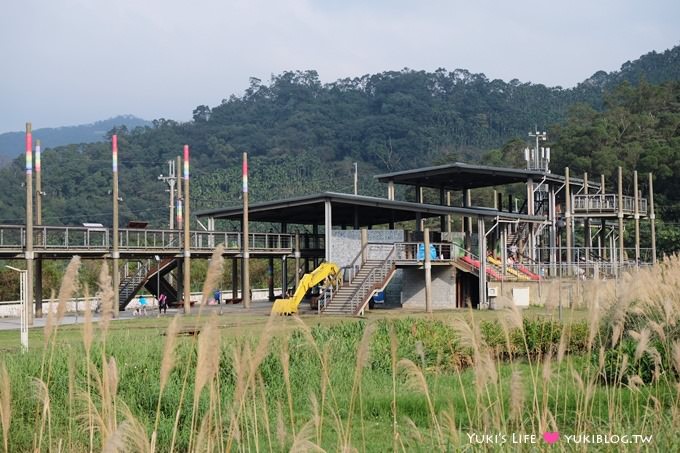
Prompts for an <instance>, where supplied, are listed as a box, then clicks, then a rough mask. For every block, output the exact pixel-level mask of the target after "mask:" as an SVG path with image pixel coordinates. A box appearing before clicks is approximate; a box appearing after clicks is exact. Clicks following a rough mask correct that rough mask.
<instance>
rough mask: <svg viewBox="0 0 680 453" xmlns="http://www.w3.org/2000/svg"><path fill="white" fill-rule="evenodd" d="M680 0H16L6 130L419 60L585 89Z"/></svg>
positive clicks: (141, 112) (5, 42)
mask: <svg viewBox="0 0 680 453" xmlns="http://www.w3.org/2000/svg"><path fill="white" fill-rule="evenodd" d="M679 24H680V1H678V0H644V1H643V0H638V1H634V0H570V1H564V0H560V1H545V0H543V1H537V0H514V1H509V0H505V1H504V0H496V1H490V0H448V1H446V0H432V1H429V0H412V1H409V0H373V1H372V0H341V1H334V0H317V1H315V0H279V1H275V0H21V1H19V0H2V1H0V133H2V132H7V131H21V130H23V128H24V124H25V123H26V122H27V121H31V122H32V123H33V128H34V129H38V128H42V127H59V126H67V125H75V124H83V123H91V122H94V121H97V120H103V119H107V118H110V117H113V116H116V115H119V114H133V115H136V116H139V117H142V118H144V119H148V120H151V119H157V118H167V119H173V120H177V121H187V120H190V119H191V116H192V110H193V109H194V108H195V107H196V106H198V105H201V104H206V105H209V106H215V105H219V104H220V102H221V101H222V99H225V98H228V97H229V96H230V95H232V94H235V95H237V96H239V95H242V94H243V92H244V90H245V89H246V88H247V87H248V79H249V77H257V78H260V79H262V80H263V81H264V82H267V81H269V80H270V79H271V76H272V75H274V74H279V73H281V72H283V71H286V70H307V69H315V70H317V71H318V73H319V76H320V78H321V80H322V81H323V82H333V81H335V80H337V79H340V78H346V77H359V76H362V75H364V74H373V73H378V72H382V71H387V70H399V69H402V68H405V67H408V68H411V69H416V70H421V69H422V70H427V71H434V70H436V69H437V68H445V69H447V70H451V71H452V70H454V69H457V68H460V69H468V70H469V71H471V72H474V73H479V72H481V73H484V74H486V76H487V77H488V78H490V79H496V78H498V79H503V80H505V81H509V80H512V79H519V80H520V81H521V82H532V83H542V84H545V85H548V86H562V87H565V88H568V87H573V86H575V85H576V84H577V83H579V82H581V81H583V80H584V79H586V78H588V77H589V76H591V75H592V74H594V73H595V72H597V71H598V70H605V71H607V72H610V71H614V70H618V69H619V68H620V66H621V65H622V64H623V63H624V62H626V61H628V60H634V59H637V58H638V57H640V56H641V55H643V54H645V53H647V52H650V51H652V50H656V51H657V52H663V51H664V50H666V49H668V48H671V47H673V46H675V45H678V44H680V25H679Z"/></svg>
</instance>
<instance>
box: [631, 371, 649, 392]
mask: <svg viewBox="0 0 680 453" xmlns="http://www.w3.org/2000/svg"><path fill="white" fill-rule="evenodd" d="M643 385H645V382H644V381H643V380H642V378H641V377H640V376H638V375H637V374H635V375H633V376H630V377H629V378H628V387H630V388H631V389H633V390H638V387H640V386H643Z"/></svg>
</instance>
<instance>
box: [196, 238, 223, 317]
mask: <svg viewBox="0 0 680 453" xmlns="http://www.w3.org/2000/svg"><path fill="white" fill-rule="evenodd" d="M223 253H224V244H219V245H218V246H217V247H216V248H215V250H214V251H213V254H212V256H211V257H210V264H209V265H208V273H207V274H206V277H205V281H204V282H203V290H202V291H201V307H202V306H204V305H205V304H207V303H208V301H209V300H210V297H211V295H212V292H213V290H214V289H215V288H218V287H219V284H220V278H222V273H223V272H224V257H223V256H222V254H223Z"/></svg>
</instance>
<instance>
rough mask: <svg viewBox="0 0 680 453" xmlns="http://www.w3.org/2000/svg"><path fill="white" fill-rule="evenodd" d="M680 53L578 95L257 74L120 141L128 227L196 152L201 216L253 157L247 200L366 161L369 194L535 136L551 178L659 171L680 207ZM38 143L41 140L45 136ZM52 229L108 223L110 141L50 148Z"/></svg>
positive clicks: (401, 79) (309, 183) (1, 206)
mask: <svg viewBox="0 0 680 453" xmlns="http://www.w3.org/2000/svg"><path fill="white" fill-rule="evenodd" d="M679 56H680V47H675V48H673V49H671V50H668V51H666V52H664V53H655V52H652V53H650V54H647V55H645V56H643V57H641V58H640V59H638V60H636V61H633V62H626V63H625V64H624V65H623V66H622V68H621V70H620V71H616V72H613V73H610V74H607V73H604V72H598V73H596V74H595V75H593V76H592V77H590V78H589V79H587V80H585V81H584V82H583V83H581V84H579V85H578V86H577V87H575V88H571V89H563V88H560V87H552V88H551V87H546V86H544V85H540V84H530V83H521V82H520V81H518V80H512V81H510V82H504V81H502V80H489V79H487V78H486V77H485V76H484V75H483V74H474V73H471V72H469V71H465V70H454V71H446V70H444V69H440V70H437V71H435V72H432V73H430V72H425V71H415V70H410V69H404V70H401V71H389V72H383V73H380V74H374V75H365V76H362V77H357V78H353V79H344V80H338V81H336V82H333V83H328V84H323V83H321V82H320V80H319V77H318V74H317V73H316V72H315V71H292V72H285V73H282V74H279V75H276V76H273V77H272V79H271V81H270V82H269V83H263V82H262V81H261V80H259V79H255V78H252V79H251V80H250V84H249V87H248V88H247V89H246V90H245V93H243V95H241V96H236V95H232V96H230V97H228V98H227V99H224V100H222V102H221V103H220V104H219V105H217V106H214V107H209V106H206V105H201V106H198V107H196V109H195V110H194V111H193V121H190V122H186V123H179V122H175V121H173V120H169V119H157V120H155V121H153V124H152V125H151V126H147V127H138V128H135V129H131V130H130V129H128V128H126V127H119V128H115V129H113V130H111V131H110V132H109V136H110V135H111V134H113V133H117V134H118V135H119V148H120V152H119V161H120V164H119V166H120V187H121V196H122V198H123V201H122V203H121V223H122V224H125V223H126V222H127V221H129V220H133V219H135V220H148V221H151V222H152V225H156V226H161V225H165V223H166V222H167V220H166V219H167V216H168V207H167V204H168V195H167V193H166V192H165V190H166V189H167V185H166V184H165V183H163V182H162V181H159V180H158V175H159V174H161V173H164V174H167V164H166V162H167V161H168V160H170V159H174V158H175V156H177V155H179V153H180V151H181V148H182V145H183V144H184V143H188V144H190V146H191V150H192V158H191V175H192V210H193V211H194V212H195V210H196V209H201V208H208V207H218V206H225V205H231V204H234V203H237V202H238V197H239V190H240V184H241V182H240V159H241V153H242V152H244V151H247V152H248V153H249V156H250V163H251V165H250V167H251V174H250V186H251V200H252V201H262V200H266V199H272V198H280V197H288V196H294V195H302V194H307V193H313V192H319V191H322V190H338V191H345V192H347V191H350V190H351V187H352V176H351V167H352V162H359V173H360V193H365V194H382V193H383V192H384V188H382V187H379V186H378V185H377V183H375V182H374V181H373V178H372V175H373V174H374V173H376V172H384V171H392V170H399V169H405V168H414V167H419V166H424V165H430V164H433V163H442V162H450V161H456V160H457V161H466V162H479V161H484V162H487V163H496V164H502V165H509V164H512V163H513V162H514V163H515V164H517V165H522V160H521V159H522V158H521V156H522V154H521V149H522V148H523V147H524V140H525V139H526V133H527V131H528V130H530V129H533V128H534V127H535V126H538V127H539V128H541V129H547V130H548V132H549V136H550V139H551V146H552V147H553V156H554V157H553V159H554V168H555V171H557V169H560V168H561V167H564V166H567V165H568V166H570V167H571V168H573V170H574V171H575V172H582V171H590V172H591V173H594V174H599V173H605V174H607V175H611V173H612V172H613V171H614V169H615V167H616V166H617V165H619V164H621V165H624V166H625V167H626V169H632V168H635V167H636V168H638V170H639V171H641V172H646V171H653V172H654V173H655V175H656V181H657V185H656V190H657V192H659V193H660V205H661V206H662V207H663V210H662V213H661V216H662V217H663V219H664V221H666V222H667V223H668V225H671V226H673V224H674V223H675V222H677V219H678V218H680V209H678V208H677V202H678V197H680V195H678V194H680V191H679V190H678V187H677V185H678V183H677V181H676V180H674V178H673V177H672V175H673V174H677V170H680V169H679V168H677V166H678V165H679V164H678V162H680V159H679V157H680V156H679V155H678V153H679V152H680V143H679V142H678V141H679V140H680V139H679V138H678V124H679V122H680V119H679V118H680V112H679V96H680V94H679V93H680V91H679V90H680V89H679V87H678V83H677V79H678V75H680V57H679ZM35 137H36V138H40V137H39V135H37V134H36V136H35ZM42 166H43V190H44V192H45V195H44V198H43V200H44V201H43V207H44V208H43V209H44V210H43V218H44V222H45V223H46V224H78V223H81V222H85V221H97V222H102V223H104V224H111V216H112V215H111V195H110V194H109V191H110V189H111V157H110V146H109V145H108V144H107V143H94V144H73V145H68V146H60V147H57V148H53V149H51V150H48V151H46V152H44V153H43V163H42ZM23 178H24V174H23V164H22V158H21V157H20V158H17V159H16V160H15V161H13V162H12V163H11V164H10V165H8V166H7V167H6V168H3V169H2V170H0V193H2V197H0V222H2V223H23V218H24V193H23V189H22V188H21V187H22V181H23Z"/></svg>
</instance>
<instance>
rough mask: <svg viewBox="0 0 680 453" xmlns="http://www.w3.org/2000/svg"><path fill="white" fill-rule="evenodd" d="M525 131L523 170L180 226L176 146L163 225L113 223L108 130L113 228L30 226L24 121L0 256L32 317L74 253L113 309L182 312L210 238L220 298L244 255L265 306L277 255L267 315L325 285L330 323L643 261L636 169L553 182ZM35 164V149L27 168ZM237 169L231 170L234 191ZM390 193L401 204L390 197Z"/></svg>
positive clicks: (644, 203) (285, 204)
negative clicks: (15, 262) (156, 306)
mask: <svg viewBox="0 0 680 453" xmlns="http://www.w3.org/2000/svg"><path fill="white" fill-rule="evenodd" d="M532 137H536V145H535V147H534V148H533V149H528V148H527V150H526V153H525V158H526V162H527V166H526V168H525V169H516V168H503V167H488V166H481V165H469V164H463V163H451V164H447V165H440V166H436V167H426V168H417V169H412V170H406V171H400V172H393V173H388V174H382V175H377V176H376V177H375V178H376V179H377V180H378V181H380V182H383V183H385V184H386V185H387V197H386V198H380V197H369V196H364V195H350V194H340V193H333V192H325V193H321V194H317V195H309V196H303V197H296V198H291V199H286V200H278V201H269V202H262V203H256V204H253V205H250V206H248V205H247V197H244V206H235V207H228V208H220V209H211V210H205V211H202V212H198V213H196V214H195V215H194V218H195V219H196V220H197V223H198V224H199V225H200V226H201V227H203V230H190V229H189V216H190V211H189V201H190V197H189V173H188V158H189V157H188V147H185V150H184V161H185V164H184V176H183V182H184V184H179V181H178V184H177V189H178V190H177V197H176V207H177V209H176V213H177V217H176V220H177V222H176V225H177V228H172V227H171V228H169V229H147V228H146V224H143V225H139V224H130V225H129V226H128V227H127V228H120V226H119V225H118V216H117V202H118V197H117V190H116V186H117V143H116V141H115V136H114V140H113V143H112V152H113V174H114V178H113V181H114V191H113V193H114V198H113V208H114V223H113V225H112V226H111V227H104V226H103V225H100V224H84V225H83V226H80V227H71V226H48V225H43V224H42V221H41V218H40V203H39V200H40V193H37V192H34V191H33V184H32V182H33V178H35V179H36V187H37V188H39V187H40V184H39V181H40V171H39V165H36V172H35V175H33V172H32V165H31V166H30V168H29V164H28V162H29V161H30V162H31V163H32V162H33V160H32V159H33V158H32V155H31V152H32V146H31V145H30V128H29V127H27V149H26V153H27V174H26V175H27V183H26V189H27V203H26V207H27V215H26V218H27V221H26V224H25V225H0V258H5V259H8V258H11V259H24V260H26V267H27V273H28V276H29V282H33V283H32V284H29V285H27V290H26V291H25V298H26V300H29V301H33V300H34V301H35V314H36V315H37V316H40V315H41V303H42V288H41V286H40V283H39V282H40V281H41V268H42V262H43V260H47V259H67V258H69V257H71V256H73V255H74V254H77V255H80V256H81V257H83V258H85V259H87V258H91V259H105V260H111V263H112V267H113V282H114V289H115V292H116V299H117V300H118V304H117V306H116V308H117V309H118V310H124V309H125V307H126V305H127V304H128V303H129V301H130V300H131V299H132V298H133V297H134V296H135V294H137V293H138V292H139V291H140V290H141V289H142V288H146V289H147V290H148V291H149V292H150V293H151V294H153V295H154V297H159V296H160V295H161V294H163V295H165V296H166V298H167V300H168V302H169V303H170V305H171V306H172V305H174V306H183V307H184V310H185V311H187V312H188V311H189V310H190V304H189V298H188V297H187V296H186V294H188V291H189V287H188V286H189V274H190V272H191V271H190V263H191V259H192V258H193V259H207V258H209V257H210V256H211V254H212V252H213V250H214V248H215V246H216V245H217V244H224V252H223V253H224V256H225V258H227V259H231V260H232V282H231V283H232V284H231V288H232V291H233V293H232V299H233V300H236V299H237V294H238V291H239V287H240V289H241V293H242V294H243V297H244V301H243V302H244V304H243V305H244V307H246V308H247V307H248V294H249V291H248V289H249V288H250V281H249V274H248V269H249V264H248V263H249V260H250V259H264V260H267V262H268V269H269V274H270V276H271V278H270V279H269V300H270V301H272V302H274V300H275V299H276V295H275V294H274V280H275V278H274V275H273V274H274V261H275V260H280V262H281V266H280V269H281V271H280V283H281V284H280V286H281V287H282V288H283V290H282V294H281V295H280V297H281V298H282V299H281V300H278V301H277V302H275V303H274V306H273V311H274V312H276V313H295V312H296V311H297V310H298V308H299V305H300V302H301V301H302V299H303V298H304V296H305V294H306V293H307V292H308V291H309V289H311V288H312V287H314V286H315V285H318V284H319V283H322V282H326V284H325V285H324V287H326V288H331V287H332V288H334V289H333V290H329V291H321V295H322V297H320V300H321V303H319V304H318V306H317V307H318V308H317V312H318V313H320V314H321V313H323V314H344V315H360V314H363V313H364V311H365V310H366V309H367V308H368V307H369V303H370V301H371V298H372V296H373V295H374V294H375V293H376V292H382V291H385V294H386V295H387V296H386V301H387V302H389V303H392V304H395V303H398V305H401V306H403V307H407V308H408V307H412V308H416V309H421V308H422V309H425V310H427V311H431V310H433V309H438V308H461V307H466V306H473V307H475V308H492V307H493V306H494V304H493V303H492V301H493V298H494V297H496V296H495V294H496V290H497V289H499V288H500V292H501V293H503V291H504V285H505V286H507V287H508V288H515V287H518V286H519V287H521V288H525V287H527V288H533V285H536V284H540V282H541V281H544V280H550V279H553V278H574V279H576V278H580V279H585V278H592V279H598V278H616V277H618V276H619V274H620V273H621V272H622V271H623V270H626V269H635V268H638V267H639V266H644V265H648V264H653V263H655V262H656V250H655V228H654V226H655V224H654V219H655V216H654V202H653V188H652V175H651V174H650V175H649V179H648V183H647V191H648V194H649V196H648V198H644V197H642V192H641V191H640V190H639V187H638V186H639V181H638V175H637V172H634V174H633V178H632V186H633V187H632V189H633V190H632V192H633V194H632V195H627V194H624V191H623V187H624V179H623V174H622V171H621V169H619V172H618V179H617V181H616V189H615V190H613V191H611V190H610V191H608V190H607V189H608V188H607V186H606V185H605V180H604V176H601V177H600V178H599V181H598V182H594V181H592V180H589V179H588V175H587V174H584V175H583V178H574V177H572V176H571V175H570V173H569V169H568V168H567V169H565V172H564V173H565V174H564V175H558V174H555V173H552V172H551V170H550V168H549V163H550V150H549V149H544V148H541V147H540V146H539V137H544V134H540V133H538V132H536V133H535V134H532ZM38 156H39V149H36V162H39V157H38ZM244 162H245V160H244ZM179 166H180V162H179V159H178V161H177V167H179ZM246 175H247V165H245V164H244V194H245V193H247V178H246ZM178 179H179V178H178ZM182 187H183V190H182ZM397 187H401V190H397ZM518 187H521V189H518ZM610 187H611V186H610ZM473 190H474V191H480V192H482V193H484V194H486V196H487V201H486V202H485V205H484V206H480V205H475V204H473V202H472V201H473V199H474V198H473V196H472V191H473ZM503 191H505V194H504V193H503ZM398 193H399V194H400V195H401V196H402V197H406V196H407V195H408V194H409V193H413V194H415V196H410V198H411V199H410V200H408V201H406V200H398V199H396V198H397V194H398ZM491 193H492V195H491V196H490V197H489V195H490V194H491ZM172 195H173V194H171V199H172ZM506 196H507V198H506ZM34 198H35V200H36V206H35V210H34V209H33V199H34ZM489 198H491V200H492V202H491V203H489V202H488V199H489ZM477 199H480V198H479V197H478V198H477ZM506 199H507V203H505V200H506ZM34 213H35V214H36V216H35V219H34ZM436 219H439V222H436ZM643 219H647V220H648V221H649V222H650V231H651V236H650V238H649V242H650V243H651V244H650V247H648V248H642V247H641V239H640V220H643ZM201 220H203V221H204V222H205V223H203V222H201ZM224 220H228V221H231V222H234V221H236V222H240V228H239V231H219V230H218V229H217V228H216V224H217V222H220V221H224ZM474 221H476V229H474V228H473V222H474ZM426 222H427V227H426ZM251 223H252V224H262V225H261V226H260V228H256V230H259V231H271V232H270V233H250V232H249V231H248V225H250V224H251ZM437 223H438V224H439V225H438V226H439V228H437V226H436V224H437ZM454 225H456V228H455V229H454ZM631 225H632V227H633V228H634V234H631V235H630V237H631V238H632V239H631V240H629V246H630V242H633V244H632V245H633V247H629V248H625V247H624V245H625V244H624V234H623V233H624V231H625V229H626V228H627V227H630V226H631ZM171 226H172V217H171ZM291 227H292V228H291ZM289 230H290V231H289ZM425 251H427V253H425ZM121 262H122V264H121ZM291 267H292V269H291ZM313 269H315V270H313ZM340 283H342V284H340ZM499 285H500V286H499ZM290 288H292V289H293V296H292V297H290V298H289V297H287V294H288V292H289V291H290ZM395 288H396V289H395ZM34 289H35V292H34ZM26 307H27V308H26V310H29V308H30V305H29V304H27V305H26ZM27 316H29V318H30V317H32V316H33V310H30V312H29V313H27Z"/></svg>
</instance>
